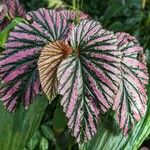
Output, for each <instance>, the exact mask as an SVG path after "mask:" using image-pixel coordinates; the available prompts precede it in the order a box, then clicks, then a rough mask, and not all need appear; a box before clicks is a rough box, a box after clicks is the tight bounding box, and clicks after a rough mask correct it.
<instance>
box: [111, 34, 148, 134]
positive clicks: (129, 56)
mask: <svg viewBox="0 0 150 150" xmlns="http://www.w3.org/2000/svg"><path fill="white" fill-rule="evenodd" d="M117 38H118V49H119V50H120V51H121V53H122V59H121V83H120V88H119V91H118V94H117V96H116V98H115V101H114V105H113V109H114V110H115V111H116V113H117V114H116V119H117V122H118V124H119V126H120V128H121V129H122V130H123V133H124V134H127V133H128V132H129V131H130V130H131V128H132V127H133V126H134V124H135V122H136V121H139V120H140V119H141V117H142V116H144V115H145V112H146V104H147V95H146V90H145V84H147V83H148V75H147V67H146V64H145V59H144V54H143V48H142V47H141V46H140V45H139V43H138V41H137V40H136V39H135V38H134V37H132V36H130V35H129V34H126V33H117Z"/></svg>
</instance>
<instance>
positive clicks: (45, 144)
mask: <svg viewBox="0 0 150 150" xmlns="http://www.w3.org/2000/svg"><path fill="white" fill-rule="evenodd" d="M48 145H49V144H48V140H47V139H46V138H44V137H43V138H42V140H41V142H40V145H39V150H48Z"/></svg>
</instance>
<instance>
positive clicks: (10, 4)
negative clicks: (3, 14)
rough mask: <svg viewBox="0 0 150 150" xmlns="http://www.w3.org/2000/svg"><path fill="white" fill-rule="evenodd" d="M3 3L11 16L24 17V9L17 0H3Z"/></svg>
mask: <svg viewBox="0 0 150 150" xmlns="http://www.w3.org/2000/svg"><path fill="white" fill-rule="evenodd" d="M3 3H4V4H5V5H6V6H7V8H8V14H9V16H10V17H11V18H15V17H25V15H26V11H25V9H24V7H23V6H22V5H21V4H20V2H19V0H3Z"/></svg>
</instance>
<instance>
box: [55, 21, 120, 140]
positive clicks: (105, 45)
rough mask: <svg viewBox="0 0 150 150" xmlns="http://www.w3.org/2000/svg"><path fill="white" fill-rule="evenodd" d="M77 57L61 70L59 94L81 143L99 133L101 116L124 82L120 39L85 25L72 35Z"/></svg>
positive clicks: (91, 23)
mask: <svg viewBox="0 0 150 150" xmlns="http://www.w3.org/2000/svg"><path fill="white" fill-rule="evenodd" d="M71 47H72V48H73V50H74V54H72V55H70V56H69V57H68V58H67V59H65V60H63V61H62V63H61V64H60V66H59V68H58V73H57V76H58V83H59V84H58V85H59V88H58V91H59V93H60V94H61V95H62V96H63V98H62V100H61V104H62V106H63V110H64V112H65V113H66V116H67V117H68V119H69V121H68V126H69V128H70V129H71V131H72V134H73V135H74V136H75V137H76V140H77V142H82V141H87V140H89V139H91V137H92V136H94V134H95V133H96V132H97V125H98V120H99V115H100V113H101V112H106V111H107V110H108V109H109V108H110V107H111V106H112V104H113V99H114V97H115V95H116V93H117V91H118V87H119V81H120V70H119V61H120V53H119V51H118V50H117V40H116V36H115V35H114V34H113V33H112V32H110V31H106V30H104V29H102V27H101V25H100V24H99V23H98V22H96V21H87V20H85V21H81V22H80V24H79V25H77V26H76V27H75V28H74V30H73V31H72V34H71Z"/></svg>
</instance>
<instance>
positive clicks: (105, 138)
mask: <svg viewBox="0 0 150 150" xmlns="http://www.w3.org/2000/svg"><path fill="white" fill-rule="evenodd" d="M148 93H149V94H148V98H149V101H148V109H147V113H146V115H145V117H143V118H142V119H141V121H139V122H138V123H137V124H136V125H135V127H134V128H133V130H132V131H131V132H130V133H129V134H128V135H127V136H123V135H122V133H121V132H120V133H119V134H115V133H113V132H112V131H110V130H108V129H106V127H105V126H100V128H99V131H98V133H97V134H96V136H95V137H94V138H93V139H92V140H91V141H90V142H88V143H87V144H83V145H80V149H82V150H84V149H86V150H101V149H102V150H110V149H111V150H116V149H117V150H137V149H138V148H139V147H140V146H141V144H142V142H143V141H144V139H145V138H146V137H147V136H148V135H149V134H150V85H149V86H148ZM111 123H112V122H111ZM117 133H118V132H117Z"/></svg>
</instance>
